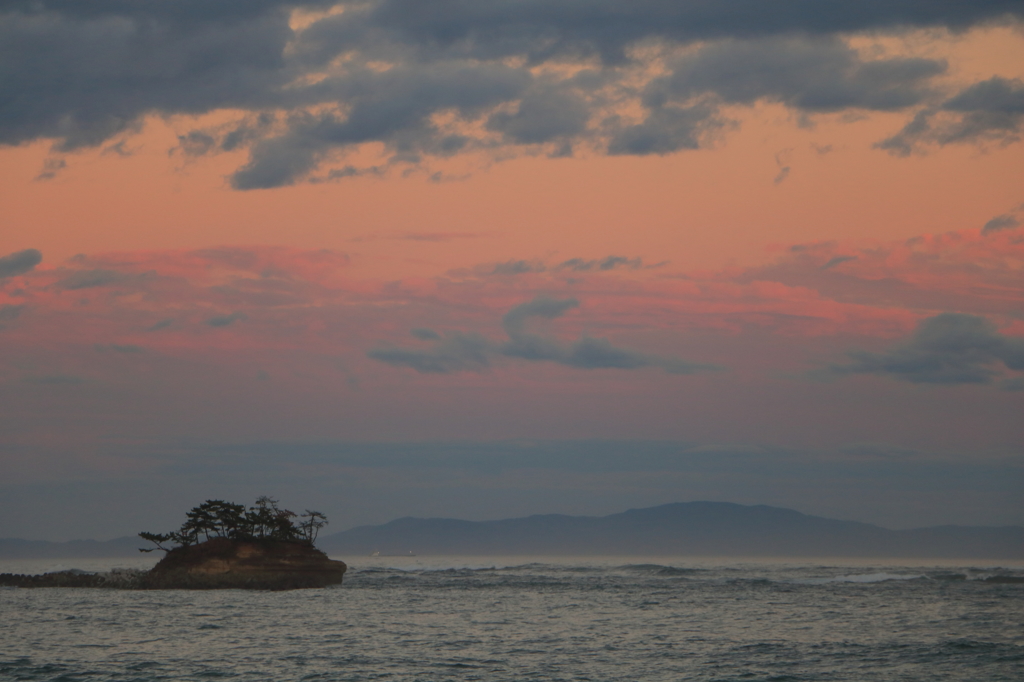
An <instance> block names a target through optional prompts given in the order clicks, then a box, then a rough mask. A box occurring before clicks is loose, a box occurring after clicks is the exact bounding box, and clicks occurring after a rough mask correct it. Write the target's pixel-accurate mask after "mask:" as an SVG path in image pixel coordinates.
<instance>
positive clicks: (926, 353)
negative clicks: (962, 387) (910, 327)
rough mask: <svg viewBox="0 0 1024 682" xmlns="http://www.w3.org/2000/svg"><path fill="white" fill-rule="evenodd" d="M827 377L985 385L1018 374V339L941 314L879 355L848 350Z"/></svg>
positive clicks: (1023, 363)
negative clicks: (871, 376)
mask: <svg viewBox="0 0 1024 682" xmlns="http://www.w3.org/2000/svg"><path fill="white" fill-rule="evenodd" d="M848 355H849V357H850V362H849V363H848V364H845V365H833V366H832V367H831V368H830V370H829V371H830V372H831V373H833V374H839V375H847V374H878V375H882V376H889V377H893V378H895V379H900V380H902V381H910V382H913V383H922V384H991V383H993V382H994V381H995V380H996V379H998V378H999V377H1000V376H1001V375H1002V373H1003V372H1002V369H1001V368H1005V369H1009V370H1012V371H1016V372H1024V339H1020V338H1016V337H1012V336H1006V335H1003V334H1000V333H998V331H997V330H996V327H995V325H994V324H992V323H991V322H990V321H988V320H987V319H985V318H983V317H978V316H976V315H965V314H962V313H943V314H941V315H936V316H935V317H929V318H928V319H926V320H923V321H922V322H921V323H920V324H919V325H918V327H917V330H916V331H915V332H914V334H913V335H912V336H911V338H910V339H909V340H908V341H906V342H904V343H902V344H900V345H898V346H896V347H895V348H893V349H892V350H890V351H888V352H885V353H869V352H866V351H852V352H850V353H848Z"/></svg>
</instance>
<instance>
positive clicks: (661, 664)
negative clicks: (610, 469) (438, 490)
mask: <svg viewBox="0 0 1024 682" xmlns="http://www.w3.org/2000/svg"><path fill="white" fill-rule="evenodd" d="M340 558H343V559H345V560H346V561H348V563H349V566H350V568H349V573H348V574H347V576H346V579H345V584H344V585H341V586H337V587H333V588H327V589H318V590H298V591H291V592H246V591H238V590H225V591H206V592H202V591H120V590H109V589H19V588H0V679H2V680H53V681H58V680H59V681H68V682H70V681H86V680H90V681H92V680H95V681H100V680H117V681H119V682H121V681H124V682H129V681H134V682H143V681H147V682H148V681H150V680H219V679H225V680H261V681H263V680H273V681H278V680H324V681H331V680H339V681H340V680H708V681H711V680H716V681H717V680H722V681H725V680H743V681H757V680H766V681H767V680H775V681H782V680H856V681H858V682H860V681H864V680H928V681H929V682H933V681H937V680H950V681H953V680H955V681H957V682H961V681H964V680H979V681H980V680H984V681H986V682H995V681H998V680H1006V681H1012V682H1020V681H1021V680H1024V584H998V583H993V582H986V581H985V580H984V579H985V578H987V577H990V576H994V575H998V576H1016V577H1020V576H1024V566H1022V565H1020V564H1010V565H995V564H991V565H989V564H974V565H970V564H959V565H958V564H956V563H954V562H945V563H942V564H937V563H935V562H931V563H929V562H919V563H917V564H910V563H906V562H904V563H901V564H899V565H896V564H890V563H884V562H879V563H872V562H854V561H850V560H849V559H843V560H834V561H833V560H815V561H805V562H802V563H793V562H784V561H764V560H750V561H740V560H736V559H719V560H716V559H689V558H666V557H650V558H643V559H638V558H636V557H630V558H623V557H603V558H561V559H553V558H551V557H544V558H536V559H530V558H522V557H504V558H503V557H471V558H452V557H394V558H389V557H373V558H370V557H365V558H352V557H340ZM151 563H152V560H149V559H146V560H144V559H139V560H137V561H134V562H133V561H131V560H109V561H104V560H96V559H93V560H67V561H65V562H56V561H36V562H33V561H27V560H21V561H3V562H0V572H45V571H52V570H64V569H71V568H79V569H82V570H91V571H98V570H109V569H111V568H115V567H136V568H137V567H147V566H148V565H151Z"/></svg>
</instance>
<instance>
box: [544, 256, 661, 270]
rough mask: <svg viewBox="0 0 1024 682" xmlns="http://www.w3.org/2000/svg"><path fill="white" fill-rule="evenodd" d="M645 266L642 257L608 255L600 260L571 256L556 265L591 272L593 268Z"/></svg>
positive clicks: (635, 267) (608, 268)
mask: <svg viewBox="0 0 1024 682" xmlns="http://www.w3.org/2000/svg"><path fill="white" fill-rule="evenodd" d="M643 266H644V263H643V260H642V259H640V258H626V257H625V256H608V257H607V258H602V259H600V260H584V259H582V258H570V259H569V260H567V261H563V262H562V263H559V264H558V266H556V268H555V269H556V270H572V271H573V272H589V271H591V270H615V269H616V268H628V269H630V270H639V269H640V268H642V267H643Z"/></svg>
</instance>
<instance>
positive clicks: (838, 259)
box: [821, 256, 857, 270]
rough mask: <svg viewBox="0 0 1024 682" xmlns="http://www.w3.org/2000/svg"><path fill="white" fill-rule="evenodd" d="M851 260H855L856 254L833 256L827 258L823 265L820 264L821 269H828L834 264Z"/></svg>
mask: <svg viewBox="0 0 1024 682" xmlns="http://www.w3.org/2000/svg"><path fill="white" fill-rule="evenodd" d="M852 260H857V257H856V256H834V257H832V258H829V259H828V262H826V263H825V264H824V265H822V266H821V269H822V270H828V269H829V268H834V267H835V266H837V265H839V264H840V263H849V262H850V261H852Z"/></svg>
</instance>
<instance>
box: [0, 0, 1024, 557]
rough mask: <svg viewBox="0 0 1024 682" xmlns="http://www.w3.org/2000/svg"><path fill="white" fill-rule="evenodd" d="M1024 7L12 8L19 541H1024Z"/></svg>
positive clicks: (4, 311) (12, 342) (2, 254)
mask: <svg viewBox="0 0 1024 682" xmlns="http://www.w3.org/2000/svg"><path fill="white" fill-rule="evenodd" d="M1022 133H1024V5H1022V4H1021V3H1020V2H1019V1H1009V0H1001V1H1000V0H993V1H991V2H985V1H978V2H970V3H968V2H963V1H962V0H961V1H957V2H954V1H951V0H934V1H932V2H927V3H921V2H916V1H911V0H887V1H885V2H876V1H875V0H859V1H857V2H853V1H838V0H836V1H820V0H813V1H812V0H780V1H778V2H772V3H766V2H760V1H755V0H722V1H720V2H705V1H698V0H628V1H627V0H543V1H539V0H503V1H500V2H499V1H493V2H485V1H483V0H478V1H473V0H366V1H365V2H363V1H352V2H340V3H338V2H332V1H326V2H316V1H314V2H306V3H302V2H279V1H277V0H221V1H219V2H216V3H209V2H200V1H199V0H95V1H91V2H85V3H83V2H76V1H75V0H32V1H29V0H6V1H4V2H0V188H2V189H0V192H2V195H0V347H2V349H3V353H2V355H0V474H2V475H0V537H24V538H30V539H49V540H66V539H72V538H97V539H106V538H112V537H116V536H120V535H131V534H134V533H136V532H138V531H139V530H163V529H165V527H166V528H170V527H174V526H176V525H178V523H180V520H181V513H182V511H183V510H185V509H187V508H189V507H191V506H193V505H196V504H199V503H200V502H202V501H203V500H205V499H207V498H210V497H216V498H226V499H231V500H236V501H239V502H251V501H252V500H253V499H254V498H255V497H256V496H257V495H261V494H271V495H275V496H277V497H279V498H280V499H281V502H282V504H283V505H284V506H286V507H289V508H293V509H296V510H298V511H301V510H302V509H304V508H306V507H309V508H315V509H319V510H321V511H323V512H325V513H326V514H327V515H328V517H329V518H330V520H331V526H330V530H332V531H337V530H342V529H345V528H348V527H351V526H355V525H360V524H364V523H381V522H385V521H388V520H391V519H393V518H396V517H399V516H403V515H414V516H449V517H459V518H468V519H492V518H504V517H510V516H519V515H526V514H532V513H555V512H557V513H569V514H608V513H614V512H618V511H622V510H624V509H626V508H629V507H646V506H653V505H656V504H662V503H666V502H675V501H691V500H720V501H731V502H738V503H743V504H771V505H776V506H783V507H790V508H794V509H798V510H800V511H803V512H806V513H810V514H817V515H823V516H830V517H835V518H843V519H853V520H860V521H867V522H872V523H878V524H881V525H884V526H887V527H892V528H906V527H914V526H921V525H938V524H945V523H957V524H964V525H1005V524H1024V494H1022V491H1024V143H1022V142H1021V139H1020V138H1021V135H1022Z"/></svg>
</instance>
